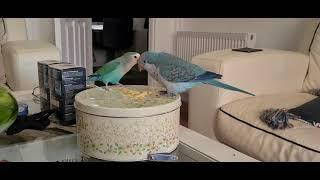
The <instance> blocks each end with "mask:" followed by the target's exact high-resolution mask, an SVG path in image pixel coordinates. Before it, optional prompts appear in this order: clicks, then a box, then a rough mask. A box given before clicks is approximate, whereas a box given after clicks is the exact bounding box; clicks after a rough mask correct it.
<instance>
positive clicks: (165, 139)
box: [75, 86, 181, 161]
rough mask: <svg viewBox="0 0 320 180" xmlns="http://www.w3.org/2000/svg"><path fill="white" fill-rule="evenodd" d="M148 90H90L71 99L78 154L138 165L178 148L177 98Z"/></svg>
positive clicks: (132, 87)
mask: <svg viewBox="0 0 320 180" xmlns="http://www.w3.org/2000/svg"><path fill="white" fill-rule="evenodd" d="M161 91H163V89H162V88H158V87H151V86H111V87H108V90H105V89H103V88H92V89H88V90H85V91H82V92H80V93H78V94H77V95H76V97H75V108H76V122H77V133H78V134H79V136H78V143H79V146H80V150H81V152H82V153H84V154H86V155H88V156H91V157H94V158H98V159H103V160H110V161H142V160H146V159H147V157H148V155H149V154H154V153H170V152H172V151H174V150H175V149H176V148H177V146H178V144H179V138H178V127H179V118H180V106H181V99H180V96H179V95H177V96H173V97H170V96H167V95H163V94H162V93H160V92H161Z"/></svg>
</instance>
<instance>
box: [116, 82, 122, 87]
mask: <svg viewBox="0 0 320 180" xmlns="http://www.w3.org/2000/svg"><path fill="white" fill-rule="evenodd" d="M116 86H120V87H124V85H123V84H121V83H117V84H116Z"/></svg>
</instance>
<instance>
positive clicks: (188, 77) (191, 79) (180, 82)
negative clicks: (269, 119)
mask: <svg viewBox="0 0 320 180" xmlns="http://www.w3.org/2000/svg"><path fill="white" fill-rule="evenodd" d="M138 66H139V69H140V71H141V70H143V69H145V70H146V71H147V72H148V73H149V74H150V75H151V76H152V77H153V78H154V79H155V80H157V81H158V82H159V83H161V84H162V85H164V86H165V87H166V89H167V93H168V94H169V95H175V94H179V93H182V92H185V91H187V90H189V89H191V88H192V87H194V86H198V85H200V84H209V85H212V86H216V87H220V88H223V89H228V90H232V91H238V92H242V93H246V94H249V95H252V96H254V94H252V93H249V92H247V91H244V90H241V89H239V88H236V87H233V86H230V85H228V84H225V83H222V82H220V81H218V80H216V79H221V77H222V75H221V74H216V73H214V72H209V71H206V70H204V69H203V68H201V67H200V66H198V65H195V64H192V63H189V62H188V61H186V60H183V59H181V58H178V57H176V56H173V55H171V54H168V53H164V52H160V53H158V52H148V51H147V52H144V53H142V54H141V56H140V59H139V60H138Z"/></svg>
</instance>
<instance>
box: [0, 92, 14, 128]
mask: <svg viewBox="0 0 320 180" xmlns="http://www.w3.org/2000/svg"><path fill="white" fill-rule="evenodd" d="M17 116H18V102H17V101H16V99H15V98H14V97H13V96H12V95H11V94H10V93H9V91H8V90H7V89H5V88H3V87H0V133H2V132H4V131H6V130H7V129H8V128H9V127H10V126H11V125H12V124H13V123H14V121H15V120H16V118H17Z"/></svg>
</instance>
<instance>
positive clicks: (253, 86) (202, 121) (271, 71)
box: [188, 49, 309, 138]
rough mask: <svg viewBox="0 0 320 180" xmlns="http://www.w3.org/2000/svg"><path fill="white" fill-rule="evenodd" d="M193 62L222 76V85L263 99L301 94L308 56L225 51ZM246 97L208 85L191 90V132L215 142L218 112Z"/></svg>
mask: <svg viewBox="0 0 320 180" xmlns="http://www.w3.org/2000/svg"><path fill="white" fill-rule="evenodd" d="M192 62H193V63H194V64H198V65H200V66H201V67H203V68H205V69H206V70H208V71H213V72H216V73H219V74H222V75H223V77H222V79H221V81H222V82H225V83H227V84H230V85H233V86H236V87H238V88H240V89H243V90H246V91H248V92H251V93H253V94H256V95H260V94H273V93H281V92H299V91H301V89H302V85H303V81H304V78H305V76H306V73H307V68H308V63H309V56H307V55H305V54H302V53H297V52H291V51H282V50H272V49H264V50H263V51H261V52H255V53H243V52H237V51H231V50H223V51H215V52H211V53H206V54H202V55H199V56H196V57H194V58H193V60H192ZM246 97H249V95H247V94H243V93H239V92H234V91H229V90H224V89H221V88H216V87H212V86H209V85H202V86H199V87H195V88H193V89H191V90H190V92H189V111H188V112H189V119H188V120H189V122H188V126H189V128H191V129H193V130H195V131H197V132H199V133H201V134H203V135H206V136H208V137H211V138H215V135H214V120H215V117H216V111H217V109H218V108H219V107H221V106H222V105H224V104H227V103H229V102H231V101H235V100H238V99H242V98H246Z"/></svg>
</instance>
